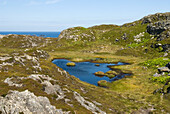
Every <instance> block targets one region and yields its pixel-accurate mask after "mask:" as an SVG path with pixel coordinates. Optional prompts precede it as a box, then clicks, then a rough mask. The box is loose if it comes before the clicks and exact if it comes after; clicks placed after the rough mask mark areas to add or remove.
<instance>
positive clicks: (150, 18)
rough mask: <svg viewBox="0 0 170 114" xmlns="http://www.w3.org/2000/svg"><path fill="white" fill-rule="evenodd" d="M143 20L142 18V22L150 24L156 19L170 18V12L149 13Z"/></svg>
mask: <svg viewBox="0 0 170 114" xmlns="http://www.w3.org/2000/svg"><path fill="white" fill-rule="evenodd" d="M141 20H142V24H148V23H151V22H154V21H162V20H170V12H167V13H156V14H154V15H148V16H145V17H144V18H142V19H141Z"/></svg>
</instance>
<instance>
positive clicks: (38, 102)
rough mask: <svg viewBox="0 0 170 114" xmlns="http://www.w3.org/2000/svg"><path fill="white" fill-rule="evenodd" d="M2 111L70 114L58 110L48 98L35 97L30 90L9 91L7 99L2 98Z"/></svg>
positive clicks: (0, 107)
mask: <svg viewBox="0 0 170 114" xmlns="http://www.w3.org/2000/svg"><path fill="white" fill-rule="evenodd" d="M0 111H1V112H2V113H3V114H19V113H24V114H31V113H32V114H68V113H69V112H65V111H62V110H61V109H56V107H55V106H52V105H51V104H50V101H49V99H48V98H47V97H42V96H39V97H37V96H35V95H34V93H31V92H30V91H28V90H25V91H23V92H18V91H9V93H8V94H7V95H6V96H5V97H0Z"/></svg>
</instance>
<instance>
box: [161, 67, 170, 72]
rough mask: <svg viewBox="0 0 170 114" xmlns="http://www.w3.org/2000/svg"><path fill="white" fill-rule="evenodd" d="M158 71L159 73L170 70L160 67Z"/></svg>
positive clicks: (169, 70)
mask: <svg viewBox="0 0 170 114" xmlns="http://www.w3.org/2000/svg"><path fill="white" fill-rule="evenodd" d="M158 71H159V73H162V72H170V69H169V68H168V67H161V68H158Z"/></svg>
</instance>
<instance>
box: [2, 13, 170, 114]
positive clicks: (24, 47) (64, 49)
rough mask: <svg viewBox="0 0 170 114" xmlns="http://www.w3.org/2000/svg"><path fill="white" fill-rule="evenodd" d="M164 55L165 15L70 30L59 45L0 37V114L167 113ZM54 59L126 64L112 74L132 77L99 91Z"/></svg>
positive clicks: (168, 43) (168, 31) (168, 28)
mask: <svg viewBox="0 0 170 114" xmlns="http://www.w3.org/2000/svg"><path fill="white" fill-rule="evenodd" d="M169 52H170V13H157V14H154V15H149V16H146V17H144V18H142V19H140V20H138V21H135V22H132V23H127V24H124V25H122V26H117V25H100V26H93V27H90V28H83V27H75V28H69V29H67V30H64V31H62V32H61V34H60V36H59V38H58V39H52V38H41V37H36V36H27V35H0V114H1V113H2V114H22V113H24V114H30V113H33V114H39V113H40V114H91V113H94V114H106V113H108V114H114V113H132V114H138V113H146V114H147V113H159V114H160V113H169V112H170V108H169V100H170V95H169V92H170V91H169V88H170V84H169V82H170V80H169V79H170V78H169V72H170V70H169V69H170V68H169V63H168V62H170V59H169V58H170V55H169ZM55 58H67V59H70V60H72V61H79V60H82V61H92V60H93V61H95V62H107V63H110V62H119V61H122V62H129V63H131V64H130V65H125V66H114V67H113V68H112V67H111V69H112V70H115V72H117V71H125V72H127V71H130V72H132V74H133V76H131V77H125V78H124V79H121V80H118V81H115V82H107V81H105V82H106V85H107V87H106V88H103V87H98V86H95V85H91V84H88V83H85V82H82V81H80V80H79V79H77V78H76V77H74V76H72V75H70V74H69V73H68V72H66V71H65V70H63V69H61V68H59V67H58V66H56V65H54V64H53V63H52V62H51V61H52V60H53V59H55ZM167 63H168V64H167ZM159 67H160V68H159ZM157 68H158V71H157ZM156 72H157V73H156ZM153 75H154V76H153Z"/></svg>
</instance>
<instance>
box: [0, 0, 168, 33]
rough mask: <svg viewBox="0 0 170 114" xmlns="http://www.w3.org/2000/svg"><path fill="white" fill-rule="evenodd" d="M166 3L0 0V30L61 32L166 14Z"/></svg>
mask: <svg viewBox="0 0 170 114" xmlns="http://www.w3.org/2000/svg"><path fill="white" fill-rule="evenodd" d="M169 11H170V0H0V31H62V30H63V29H66V28H69V27H74V26H83V27H89V26H94V25H99V24H117V25H121V24H124V23H128V22H132V21H135V20H138V19H140V18H142V17H143V16H146V15H149V14H154V13H157V12H169Z"/></svg>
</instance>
